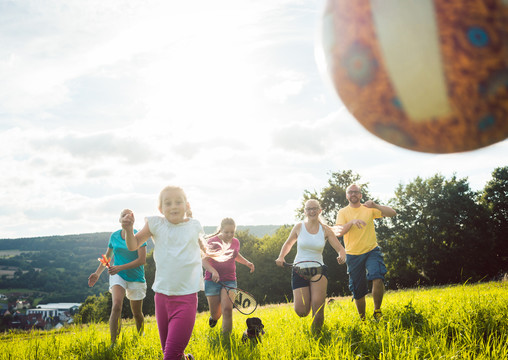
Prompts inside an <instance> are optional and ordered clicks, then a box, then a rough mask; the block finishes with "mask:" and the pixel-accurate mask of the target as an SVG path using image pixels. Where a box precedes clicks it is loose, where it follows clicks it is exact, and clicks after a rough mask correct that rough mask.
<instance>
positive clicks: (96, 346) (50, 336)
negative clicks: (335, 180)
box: [0, 282, 508, 360]
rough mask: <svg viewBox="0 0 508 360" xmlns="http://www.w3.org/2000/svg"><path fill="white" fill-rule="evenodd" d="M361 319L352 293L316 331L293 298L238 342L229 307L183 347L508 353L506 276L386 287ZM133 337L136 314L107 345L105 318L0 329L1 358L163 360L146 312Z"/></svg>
mask: <svg viewBox="0 0 508 360" xmlns="http://www.w3.org/2000/svg"><path fill="white" fill-rule="evenodd" d="M367 309H368V314H369V315H370V316H368V317H367V320H366V321H361V320H359V318H358V315H357V313H356V308H355V306H354V303H353V302H351V299H350V298H347V299H335V301H333V302H331V303H329V304H328V305H327V307H326V320H325V325H324V328H323V331H322V332H321V334H314V333H313V332H312V331H311V329H310V324H311V320H312V319H311V318H310V316H309V317H307V318H299V317H298V316H297V315H296V314H295V313H294V311H293V308H292V304H281V305H272V306H267V307H264V308H260V309H258V310H256V312H255V313H254V314H253V315H252V316H257V317H259V318H261V319H262V321H263V323H264V324H265V330H266V334H265V335H264V336H263V339H262V343H260V344H258V345H253V344H251V343H250V342H247V343H243V342H242V340H241V336H242V333H243V331H244V330H245V328H246V325H245V320H246V318H247V317H246V316H243V315H241V314H239V313H237V312H235V313H234V330H233V334H232V335H231V337H223V336H222V335H221V331H220V327H221V321H219V323H218V324H217V326H216V327H215V328H213V329H211V328H209V326H208V316H209V315H208V314H207V313H202V314H198V316H197V320H196V325H195V327H194V332H193V335H192V338H191V341H190V343H189V345H188V347H187V352H190V353H192V354H193V355H194V356H195V357H196V359H241V360H243V359H287V360H290V359H291V360H293V359H400V360H407V359H496V360H498V359H508V282H490V283H482V284H473V285H469V284H466V285H455V286H447V287H442V288H429V289H414V290H405V291H397V292H387V293H386V295H385V298H384V302H383V314H384V316H383V318H382V320H380V321H379V322H376V321H374V320H373V319H372V316H371V313H372V299H370V298H367ZM146 322H147V323H146V325H145V334H144V335H143V336H138V335H137V334H136V332H135V326H134V323H133V320H125V321H124V322H123V329H122V333H121V335H120V337H119V339H118V341H117V345H116V346H115V347H114V348H112V349H111V348H110V343H109V330H108V325H107V324H93V325H89V326H72V327H68V328H66V329H63V330H60V331H49V332H44V331H32V332H29V333H26V332H23V333H17V332H10V333H6V334H3V335H1V336H0V339H1V341H0V359H23V360H26V359H90V360H92V359H93V360H97V359H143V360H150V359H162V354H161V351H160V345H159V338H158V332H157V324H156V323H155V320H154V318H152V317H147V319H146Z"/></svg>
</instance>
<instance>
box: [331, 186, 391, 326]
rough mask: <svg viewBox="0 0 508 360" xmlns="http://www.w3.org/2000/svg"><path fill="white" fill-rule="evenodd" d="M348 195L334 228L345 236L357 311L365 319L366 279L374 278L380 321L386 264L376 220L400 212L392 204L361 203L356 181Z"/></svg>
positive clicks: (351, 286)
mask: <svg viewBox="0 0 508 360" xmlns="http://www.w3.org/2000/svg"><path fill="white" fill-rule="evenodd" d="M346 197H347V199H348V201H349V205H348V206H346V207H345V208H342V209H340V210H339V213H338V214H337V221H336V222H335V225H336V227H335V231H336V235H337V236H339V237H340V236H344V247H345V248H346V264H347V267H348V274H349V289H350V290H351V292H352V293H353V297H354V299H355V304H356V308H357V310H358V314H359V315H360V317H361V318H362V319H365V295H367V294H368V292H369V290H368V287H367V281H372V297H373V299H374V318H375V319H376V320H378V319H379V318H380V317H381V316H382V314H381V303H382V302H383V294H384V291H385V286H384V275H385V274H386V266H385V264H384V261H383V255H382V254H381V250H380V248H379V246H378V244H377V239H376V231H375V229H374V219H378V218H380V217H383V216H386V217H392V216H395V215H396V214H397V213H396V212H395V210H393V209H392V208H391V207H389V206H383V205H379V204H376V203H375V202H374V201H372V200H368V201H366V202H365V203H364V204H362V203H360V199H361V198H362V192H361V189H360V187H359V186H358V185H356V184H352V185H350V186H348V188H347V189H346Z"/></svg>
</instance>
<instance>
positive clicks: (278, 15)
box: [0, 0, 508, 238]
mask: <svg viewBox="0 0 508 360" xmlns="http://www.w3.org/2000/svg"><path fill="white" fill-rule="evenodd" d="M322 7H323V3H322V2H321V1H306V0H302V1H294V0H292V1H289V0H287V1H286V0H263V1H247V0H235V1H221V2H211V1H202V0H198V1H192V2H183V1H181V2H180V1H179V2H173V1H163V0H157V1H155V0H147V1H127V0H122V1H120V0H110V1H99V0H87V1H81V0H38V1H28V0H16V1H7V0H0V43H1V44H2V46H1V47H0V64H1V66H0V81H1V83H2V87H1V88H0V143H1V144H2V152H1V153H0V166H1V168H2V169H3V172H2V175H1V176H0V186H1V188H2V192H1V193H0V238H9V237H10V238H13V237H23V236H42V235H62V234H78V233H87V232H97V231H113V230H115V229H116V228H118V225H119V224H118V223H117V220H118V215H119V213H120V211H121V210H122V209H123V208H126V207H128V208H131V209H133V210H134V212H135V214H136V216H137V222H136V226H137V227H141V226H142V225H143V218H144V217H145V216H148V215H153V214H156V213H157V196H158V193H159V191H160V189H162V187H164V186H165V185H168V184H176V185H180V186H182V187H183V188H184V190H185V191H186V192H187V195H188V198H189V201H190V203H191V207H192V209H193V212H194V216H195V217H196V218H197V219H199V220H200V221H201V223H202V224H203V225H210V226H215V225H218V224H219V222H220V220H221V219H222V218H223V217H233V218H234V219H235V220H236V222H237V223H238V224H241V225H262V224H290V223H294V221H295V209H296V208H297V207H298V206H299V204H300V201H301V198H302V194H303V191H304V190H306V189H307V190H314V189H316V190H320V189H321V188H322V187H324V186H326V184H327V180H328V179H329V174H330V172H331V171H342V170H347V169H351V170H353V171H354V172H356V173H358V174H360V175H361V176H362V180H363V181H366V182H369V183H370V191H371V193H372V194H373V195H375V196H377V197H378V198H381V199H385V200H387V199H388V198H389V197H391V196H392V194H393V191H394V190H395V188H396V186H397V185H398V184H399V183H402V184H407V183H409V182H410V181H412V180H413V179H414V178H415V177H417V176H421V177H428V176H432V175H434V174H436V173H441V174H442V175H444V176H446V177H450V176H452V174H454V173H456V174H457V176H459V177H468V179H469V182H470V184H471V187H472V188H473V189H481V188H482V187H483V186H484V185H485V183H486V182H487V181H488V180H489V179H490V177H491V173H492V171H493V170H494V168H496V167H499V166H506V165H507V156H506V154H507V153H508V141H506V140H505V141H503V142H501V143H497V144H495V145H492V146H490V147H487V148H484V149H480V150H477V151H472V152H467V153H460V154H442V155H435V154H424V153H417V152H413V151H409V150H404V149H401V148H398V147H396V146H394V145H391V144H389V143H386V142H384V141H383V140H380V139H378V138H376V137H374V136H373V135H371V134H370V133H369V132H367V131H366V130H364V128H363V127H362V126H361V125H359V123H358V122H357V121H356V120H355V119H354V118H353V117H351V116H350V115H349V113H348V111H347V110H346V109H345V108H344V106H343V105H342V103H341V101H340V100H339V98H338V97H337V96H336V94H335V91H334V90H333V88H332V86H331V84H330V81H329V80H328V77H327V75H326V74H325V73H324V71H323V70H320V69H321V68H322V67H320V66H318V64H317V62H316V51H317V50H316V49H318V50H319V41H318V39H319V37H318V29H319V24H320V18H321V13H322Z"/></svg>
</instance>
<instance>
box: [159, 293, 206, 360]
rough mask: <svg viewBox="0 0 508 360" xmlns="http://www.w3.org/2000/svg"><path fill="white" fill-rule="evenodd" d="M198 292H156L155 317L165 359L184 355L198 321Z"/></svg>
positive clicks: (176, 358)
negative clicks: (171, 294)
mask: <svg viewBox="0 0 508 360" xmlns="http://www.w3.org/2000/svg"><path fill="white" fill-rule="evenodd" d="M197 308H198V294H197V293H195V294H189V295H178V296H176V295H175V296H168V295H164V294H160V293H155V319H156V320H157V327H158V328H159V338H160V340H161V345H162V353H163V354H164V360H180V359H181V358H182V356H184V351H185V348H186V347H187V344H188V343H189V340H190V338H191V335H192V329H193V328H194V322H195V321H196V312H197Z"/></svg>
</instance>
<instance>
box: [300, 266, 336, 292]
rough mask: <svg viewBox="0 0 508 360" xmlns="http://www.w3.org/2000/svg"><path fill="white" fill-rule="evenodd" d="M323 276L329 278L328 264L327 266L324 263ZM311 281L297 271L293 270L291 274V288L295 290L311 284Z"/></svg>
mask: <svg viewBox="0 0 508 360" xmlns="http://www.w3.org/2000/svg"><path fill="white" fill-rule="evenodd" d="M323 276H324V277H325V278H327V279H328V266H326V265H323ZM310 283H311V282H310V281H309V280H305V279H304V278H302V277H301V276H300V275H298V274H297V273H295V272H294V270H293V272H292V274H291V288H292V289H293V290H296V289H299V288H303V287H308V286H310Z"/></svg>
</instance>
